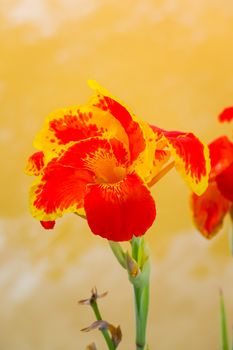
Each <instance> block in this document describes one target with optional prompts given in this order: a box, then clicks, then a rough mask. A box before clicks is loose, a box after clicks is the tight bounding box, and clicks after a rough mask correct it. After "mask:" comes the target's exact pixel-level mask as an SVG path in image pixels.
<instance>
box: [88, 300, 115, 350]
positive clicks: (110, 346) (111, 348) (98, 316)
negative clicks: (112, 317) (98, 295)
mask: <svg viewBox="0 0 233 350" xmlns="http://www.w3.org/2000/svg"><path fill="white" fill-rule="evenodd" d="M90 305H91V307H92V310H93V311H94V314H95V316H96V319H97V321H102V320H103V319H102V317H101V314H100V311H99V307H98V305H97V302H96V301H95V300H93V301H92V302H91V304H90ZM101 332H102V334H103V337H104V339H105V341H106V343H107V345H108V349H109V350H115V349H116V347H115V345H114V343H113V341H112V339H111V337H110V335H109V333H108V330H107V329H101Z"/></svg>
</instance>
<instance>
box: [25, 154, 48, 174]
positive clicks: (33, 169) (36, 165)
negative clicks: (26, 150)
mask: <svg viewBox="0 0 233 350" xmlns="http://www.w3.org/2000/svg"><path fill="white" fill-rule="evenodd" d="M43 167H44V153H43V152H35V153H33V154H32V155H31V157H30V158H29V159H28V163H27V166H26V170H25V171H26V173H27V174H28V175H39V174H40V172H41V170H42V169H43Z"/></svg>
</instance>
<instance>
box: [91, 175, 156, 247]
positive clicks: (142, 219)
mask: <svg viewBox="0 0 233 350" xmlns="http://www.w3.org/2000/svg"><path fill="white" fill-rule="evenodd" d="M84 207H85V211H86V215H87V221H88V224H89V226H90V228H91V230H92V232H93V233H94V234H96V235H99V236H101V237H104V238H107V239H108V240H112V241H128V240H130V239H131V238H132V236H133V235H135V236H141V235H143V234H144V233H145V232H146V231H147V229H148V228H149V227H150V226H151V225H152V223H153V221H154V219H155V215H156V211H155V203H154V200H153V198H152V196H151V194H150V192H149V190H148V188H147V187H146V186H145V185H144V184H143V181H142V180H141V179H140V178H139V177H138V176H137V175H136V174H130V175H128V176H126V177H125V178H124V179H123V180H122V181H120V182H117V183H115V184H101V185H100V184H95V185H90V186H88V193H87V195H86V196H85V202H84Z"/></svg>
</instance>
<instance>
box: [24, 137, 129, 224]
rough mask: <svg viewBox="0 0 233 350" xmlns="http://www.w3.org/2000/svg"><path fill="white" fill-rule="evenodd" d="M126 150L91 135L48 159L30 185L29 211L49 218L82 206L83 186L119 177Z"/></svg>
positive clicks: (116, 143) (73, 210) (112, 142)
mask: <svg viewBox="0 0 233 350" xmlns="http://www.w3.org/2000/svg"><path fill="white" fill-rule="evenodd" d="M126 154H127V153H126V151H125V149H124V147H123V144H122V143H120V142H119V141H117V140H116V139H113V140H109V141H107V140H104V139H100V138H92V139H87V140H83V141H80V142H77V143H75V144H73V145H71V146H70V148H68V150H67V151H66V152H65V153H64V154H63V155H62V156H61V157H60V158H54V159H53V160H52V161H50V162H49V163H48V164H47V165H46V167H45V168H44V170H43V174H41V175H40V176H39V177H38V178H37V180H36V182H35V183H34V185H33V186H32V188H31V193H30V203H31V211H32V215H33V216H34V217H36V218H37V219H39V220H41V221H52V220H55V219H56V218H57V217H60V216H62V215H63V214H64V213H66V212H77V211H78V209H80V208H82V207H83V198H84V195H85V191H86V186H87V184H89V183H94V182H100V183H101V182H111V181H119V180H121V179H122V178H123V177H124V176H125V173H126V169H125V163H126V161H127V156H126Z"/></svg>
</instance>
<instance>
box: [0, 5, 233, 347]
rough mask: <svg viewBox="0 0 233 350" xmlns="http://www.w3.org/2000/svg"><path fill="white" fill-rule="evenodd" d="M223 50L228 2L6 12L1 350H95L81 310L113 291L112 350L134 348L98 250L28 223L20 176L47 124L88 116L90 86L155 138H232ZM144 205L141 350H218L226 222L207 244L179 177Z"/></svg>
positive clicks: (0, 143)
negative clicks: (147, 277)
mask: <svg viewBox="0 0 233 350" xmlns="http://www.w3.org/2000/svg"><path fill="white" fill-rule="evenodd" d="M232 41H233V2H232V1H231V0H224V1H212V0H206V1H201V0H197V1H185V0H157V1H152V0H145V1H139V0H132V1H130V0H124V1H118V2H117V1H112V0H1V8H0V42H1V43H0V44H1V46H0V47H1V55H0V100H1V102H0V159H1V172H0V181H1V198H0V308H1V313H0V349H1V350H32V349H33V350H68V349H69V350H76V349H85V346H86V345H87V344H89V343H91V342H92V341H93V340H95V341H96V344H97V346H98V349H104V348H105V345H104V343H103V341H102V339H101V336H100V335H99V333H98V331H94V332H93V333H81V332H80V329H81V328H83V327H85V326H87V325H89V324H90V323H91V322H92V321H93V320H94V318H93V315H92V313H91V310H89V308H88V307H84V306H80V305H77V301H78V300H79V299H82V298H85V297H88V296H89V294H90V289H91V288H92V287H93V286H97V288H98V289H99V291H100V292H102V291H106V290H108V291H109V295H108V297H107V298H105V299H103V300H101V301H100V307H101V309H102V312H103V315H104V318H106V319H107V320H109V321H110V322H112V323H114V324H120V325H121V326H122V331H123V341H122V343H121V345H120V346H119V349H121V350H127V349H132V348H133V341H134V338H133V337H134V336H133V328H134V323H133V318H132V312H133V304H132V295H131V290H130V287H129V284H128V281H127V276H126V274H125V273H124V271H121V269H120V267H119V266H118V264H117V263H116V262H115V260H114V258H113V256H112V255H111V253H110V250H109V247H108V244H107V242H106V241H104V240H103V239H101V238H99V237H95V236H94V235H93V234H92V233H91V232H90V230H89V229H88V227H87V224H86V222H85V221H84V220H82V219H81V218H78V217H76V216H74V215H67V216H65V217H64V218H62V219H60V220H59V221H58V222H57V225H56V228H55V230H54V231H45V230H43V229H42V228H41V227H40V225H39V223H38V222H37V221H35V220H33V219H32V218H31V216H30V214H29V212H28V206H27V201H28V188H29V186H30V183H31V182H32V179H31V178H29V177H26V176H25V175H24V173H23V169H24V165H25V163H26V159H27V157H28V155H29V154H30V153H31V152H33V148H32V141H33V138H34V135H35V134H36V132H37V131H38V130H39V129H40V127H41V124H42V122H43V120H44V118H45V117H46V115H47V114H48V113H49V112H51V111H53V110H54V109H56V108H58V107H63V106H67V105H72V104H79V103H80V104H82V103H85V102H86V101H87V100H88V99H89V97H90V94H91V92H90V91H89V89H88V87H87V85H86V81H87V79H90V78H91V79H96V80H97V81H98V82H99V83H100V84H102V85H103V86H105V87H106V88H107V89H109V90H110V91H111V92H112V93H113V94H114V95H115V96H117V97H118V98H120V99H121V100H122V101H124V102H125V103H126V104H127V105H128V106H129V107H130V108H131V109H132V110H133V111H134V112H135V113H136V114H137V115H138V116H140V117H141V118H143V119H145V120H146V121H148V122H151V123H154V124H156V125H158V126H160V127H162V128H165V129H171V130H184V131H193V132H195V133H196V134H197V135H199V136H200V137H201V138H202V139H203V140H204V141H206V142H209V141H211V140H212V139H213V138H215V137H217V136H219V135H221V134H224V133H228V134H230V126H229V125H219V124H218V122H217V115H218V113H219V112H220V111H221V110H222V109H223V108H224V107H225V106H228V105H232V104H233V76H232V72H233V69H232V62H233V45H232ZM153 194H154V196H155V199H156V203H157V212H158V214H157V220H156V222H155V224H154V225H153V227H152V228H151V229H150V230H149V231H148V232H147V235H146V239H147V241H148V242H149V244H150V249H151V254H152V293H151V310H150V316H149V328H148V340H149V343H150V346H151V347H150V348H151V349H159V350H167V349H171V348H173V349H179V350H186V349H189V350H196V349H198V350H209V349H211V350H217V349H219V288H222V289H223V291H224V295H225V300H226V308H227V314H228V318H229V324H232V321H233V320H232V310H233V299H232V295H233V284H232V281H233V266H232V258H231V256H230V253H229V245H228V230H229V226H230V222H229V220H228V219H227V220H226V221H225V223H224V227H223V229H222V231H221V232H220V233H219V235H218V236H217V237H216V238H214V239H213V240H212V241H206V240H205V239H204V238H202V237H201V236H200V234H199V233H198V232H197V231H196V230H195V228H194V227H193V224H192V220H191V213H190V209H189V190H188V189H187V187H186V185H185V184H184V183H183V180H182V179H181V178H180V177H179V176H178V174H177V173H176V172H175V171H173V172H171V173H170V174H169V175H168V176H167V177H166V178H164V179H163V180H162V181H161V182H160V183H159V184H158V185H157V186H156V187H155V188H154V190H153ZM229 330H231V328H230V327H229Z"/></svg>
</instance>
